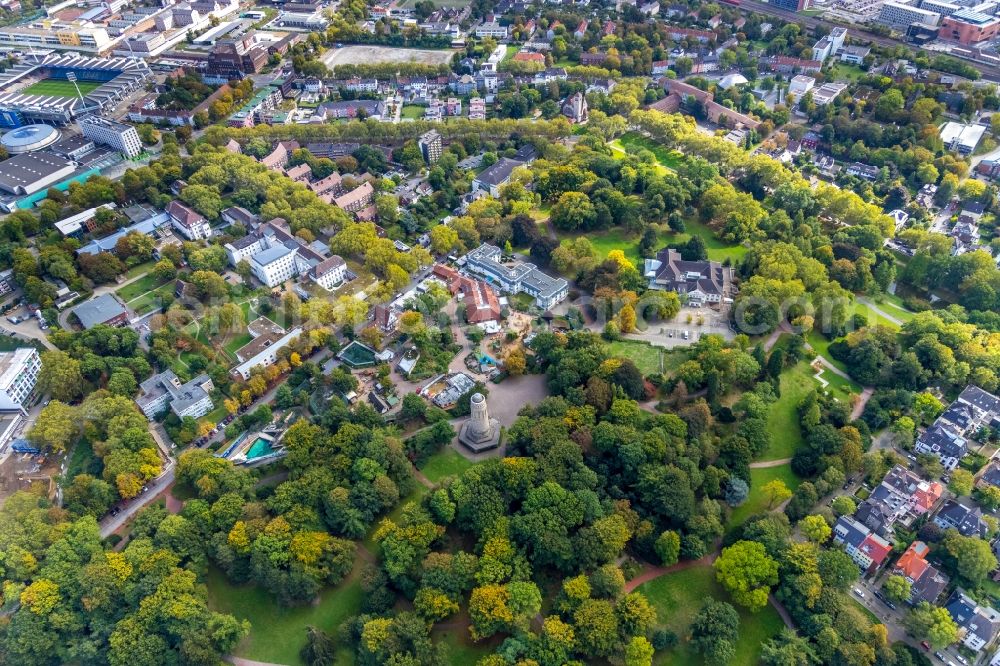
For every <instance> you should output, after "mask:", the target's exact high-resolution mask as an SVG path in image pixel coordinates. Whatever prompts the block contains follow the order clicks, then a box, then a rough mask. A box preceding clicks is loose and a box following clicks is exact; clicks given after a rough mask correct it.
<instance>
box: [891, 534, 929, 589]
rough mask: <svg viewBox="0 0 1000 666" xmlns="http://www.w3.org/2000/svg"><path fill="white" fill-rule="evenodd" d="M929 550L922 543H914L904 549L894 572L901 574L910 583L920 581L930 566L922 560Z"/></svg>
mask: <svg viewBox="0 0 1000 666" xmlns="http://www.w3.org/2000/svg"><path fill="white" fill-rule="evenodd" d="M929 551H930V548H928V547H927V544H925V543H924V542H923V541H914V542H913V543H911V544H910V547H909V548H907V549H906V552H904V553H903V554H902V555H900V557H899V560H898V561H897V562H896V571H898V572H899V573H901V574H903V575H904V576H906V577H907V578H909V579H910V580H911V581H917V580H920V577H921V576H923V575H924V572H925V571H927V568H928V567H929V566H930V564H929V563H928V562H927V560H926V559H924V558H925V557H926V555H927V553H928V552H929Z"/></svg>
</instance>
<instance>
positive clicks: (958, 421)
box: [914, 385, 1000, 470]
mask: <svg viewBox="0 0 1000 666" xmlns="http://www.w3.org/2000/svg"><path fill="white" fill-rule="evenodd" d="M996 427H1000V398H997V397H996V396H995V395H993V394H992V393H988V392H986V391H984V390H983V389H981V388H979V387H978V386H971V385H970V386H967V387H966V388H965V390H963V391H962V393H961V394H959V396H958V398H956V399H955V401H954V402H952V403H951V404H950V405H949V406H948V408H947V409H946V410H945V411H944V412H943V413H942V414H941V415H940V416H939V417H938V418H937V420H935V421H934V424H933V425H931V427H929V428H927V430H925V431H924V432H923V433H922V434H921V435H920V436H919V437H918V438H917V441H916V445H915V446H914V450H915V451H916V452H917V453H926V454H931V455H936V456H937V457H938V458H939V459H940V461H941V464H942V465H943V466H944V467H945V469H948V470H953V469H955V468H956V467H957V466H958V462H959V460H961V458H962V457H963V456H965V454H966V453H968V438H970V437H973V436H975V435H977V434H978V433H979V431H980V430H982V429H984V428H996Z"/></svg>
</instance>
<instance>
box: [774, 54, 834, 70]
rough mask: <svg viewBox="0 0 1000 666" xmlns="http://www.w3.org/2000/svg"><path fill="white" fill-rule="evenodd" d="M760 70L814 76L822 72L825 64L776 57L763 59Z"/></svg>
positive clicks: (787, 57) (789, 57) (782, 56)
mask: <svg viewBox="0 0 1000 666" xmlns="http://www.w3.org/2000/svg"><path fill="white" fill-rule="evenodd" d="M760 68H761V69H763V70H766V71H771V72H781V73H782V74H797V73H799V72H802V73H805V74H812V73H814V72H818V71H819V70H821V69H822V68H823V63H822V62H820V61H819V60H805V59H803V58H793V57H791V56H784V55H774V56H765V57H763V58H761V59H760Z"/></svg>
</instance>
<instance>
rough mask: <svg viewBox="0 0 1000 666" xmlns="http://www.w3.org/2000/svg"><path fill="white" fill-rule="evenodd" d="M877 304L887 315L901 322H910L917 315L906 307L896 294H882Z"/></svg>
mask: <svg viewBox="0 0 1000 666" xmlns="http://www.w3.org/2000/svg"><path fill="white" fill-rule="evenodd" d="M878 304H879V307H881V308H882V309H883V310H885V311H886V312H887V313H888V314H891V315H892V316H893V317H895V318H896V319H899V320H900V321H903V322H907V321H910V320H911V319H913V318H914V317H916V316H917V313H916V312H913V311H912V310H910V309H909V308H908V307H906V305H905V304H904V303H903V299H902V298H900V297H899V296H897V295H896V294H882V295H881V296H879V297H878Z"/></svg>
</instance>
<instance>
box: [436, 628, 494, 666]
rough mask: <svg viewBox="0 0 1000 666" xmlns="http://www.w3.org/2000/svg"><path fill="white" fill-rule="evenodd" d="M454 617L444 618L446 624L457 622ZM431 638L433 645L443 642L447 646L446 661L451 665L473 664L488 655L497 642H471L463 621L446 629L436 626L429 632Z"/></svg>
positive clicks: (463, 665)
mask: <svg viewBox="0 0 1000 666" xmlns="http://www.w3.org/2000/svg"><path fill="white" fill-rule="evenodd" d="M457 621H458V620H456V619H455V618H449V619H447V620H445V622H446V623H448V624H453V623H455V622H457ZM431 638H432V639H433V641H434V644H435V645H438V644H444V645H447V646H448V663H450V664H453V666H465V665H466V664H475V663H477V662H478V661H479V660H480V659H482V658H483V657H486V656H487V655H490V654H492V653H493V651H494V650H495V649H496V647H497V642H496V641H495V640H494V641H482V642H480V643H473V642H472V639H471V638H469V630H468V629H466V628H465V624H464V622H461V626H459V627H449V628H447V629H442V628H437V629H434V630H433V632H432V633H431Z"/></svg>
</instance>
